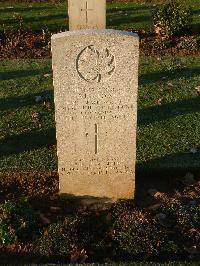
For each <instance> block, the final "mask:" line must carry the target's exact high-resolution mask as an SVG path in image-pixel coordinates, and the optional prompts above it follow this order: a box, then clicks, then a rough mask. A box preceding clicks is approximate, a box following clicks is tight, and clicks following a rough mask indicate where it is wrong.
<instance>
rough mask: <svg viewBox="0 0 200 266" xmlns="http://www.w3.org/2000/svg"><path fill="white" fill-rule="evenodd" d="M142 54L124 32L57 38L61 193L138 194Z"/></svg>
mask: <svg viewBox="0 0 200 266" xmlns="http://www.w3.org/2000/svg"><path fill="white" fill-rule="evenodd" d="M138 53H139V41H138V36H137V34H133V33H129V32H125V31H115V30H80V31H73V32H65V33H58V34H55V35H53V36H52V56H53V58H52V60H53V75H54V89H55V108H56V131H57V149H58V171H59V177H60V193H62V194H66V195H74V196H94V197H107V198H114V199H117V198H133V196H134V178H135V160H136V125H137V86H138V57H139V55H138Z"/></svg>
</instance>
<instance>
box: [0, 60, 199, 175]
mask: <svg viewBox="0 0 200 266" xmlns="http://www.w3.org/2000/svg"><path fill="white" fill-rule="evenodd" d="M0 72H1V73H0V75H1V79H2V81H1V85H0V87H1V90H0V171H3V172H4V171H46V170H56V169H57V157H56V137H55V122H54V106H53V85H52V75H50V76H49V75H45V74H51V60H2V61H1V62H0ZM199 72H200V58H198V57H182V58H181V57H174V58H172V57H166V58H161V59H159V60H158V59H156V58H148V57H142V58H141V61H140V77H139V83H140V86H139V99H138V132H137V167H138V168H139V169H147V170H148V169H150V168H153V169H174V168H178V169H188V168H198V167H199V161H200V138H199V136H200V95H199V93H198V91H197V90H196V89H195V88H196V87H197V86H198V85H199V84H200V77H199ZM37 95H40V96H42V97H43V101H42V102H39V103H37V102H36V101H35V96H37ZM191 148H197V149H196V152H195V153H192V152H190V149H191Z"/></svg>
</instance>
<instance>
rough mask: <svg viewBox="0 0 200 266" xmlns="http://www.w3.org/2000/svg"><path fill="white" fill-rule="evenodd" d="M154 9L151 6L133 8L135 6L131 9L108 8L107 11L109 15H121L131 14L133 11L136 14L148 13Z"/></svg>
mask: <svg viewBox="0 0 200 266" xmlns="http://www.w3.org/2000/svg"><path fill="white" fill-rule="evenodd" d="M153 8H154V7H150V6H148V7H147V6H141V7H140V6H138V7H133V6H130V7H111V8H108V9H107V13H108V14H109V13H120V12H126V11H128V12H130V11H133V12H136V11H141V12H143V11H144V12H146V11H151V10H152V9H153Z"/></svg>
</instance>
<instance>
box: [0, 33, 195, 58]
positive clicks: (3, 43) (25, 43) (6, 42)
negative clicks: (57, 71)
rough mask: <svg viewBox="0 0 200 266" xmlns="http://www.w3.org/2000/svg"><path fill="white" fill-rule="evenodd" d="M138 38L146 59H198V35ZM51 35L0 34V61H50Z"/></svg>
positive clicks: (151, 35) (144, 35) (148, 35)
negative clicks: (36, 59) (193, 57)
mask: <svg viewBox="0 0 200 266" xmlns="http://www.w3.org/2000/svg"><path fill="white" fill-rule="evenodd" d="M128 30H129V31H131V29H128ZM138 34H139V36H140V54H141V55H145V56H155V57H159V56H165V55H172V56H174V55H179V56H187V55H200V37H199V35H191V36H179V37H173V38H170V39H168V38H163V37H160V36H158V35H155V34H152V33H150V32H145V31H143V30H141V31H139V32H138ZM50 37H51V34H50V33H45V32H42V33H41V32H36V31H27V30H24V29H19V30H17V31H8V32H5V33H1V34H0V58H1V59H3V58H4V59H6V58H8V59H16V58H23V59H24V58H50V57H51V45H50Z"/></svg>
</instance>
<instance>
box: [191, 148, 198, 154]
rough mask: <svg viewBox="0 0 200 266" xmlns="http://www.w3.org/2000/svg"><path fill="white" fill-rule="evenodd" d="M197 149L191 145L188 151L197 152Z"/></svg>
mask: <svg viewBox="0 0 200 266" xmlns="http://www.w3.org/2000/svg"><path fill="white" fill-rule="evenodd" d="M197 151H198V150H197V148H195V147H193V148H191V149H190V152H191V153H197Z"/></svg>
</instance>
